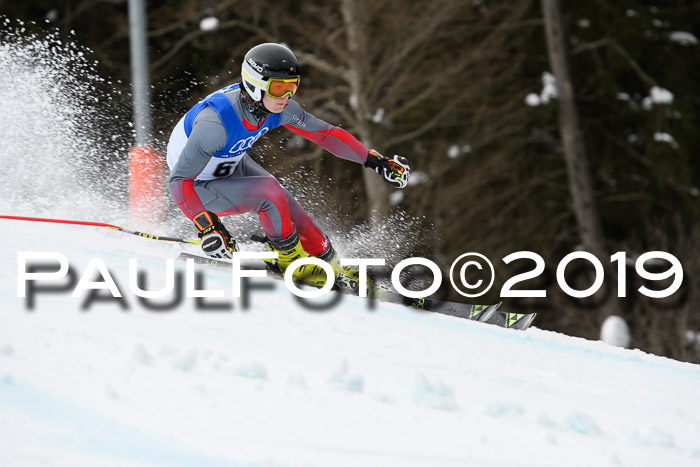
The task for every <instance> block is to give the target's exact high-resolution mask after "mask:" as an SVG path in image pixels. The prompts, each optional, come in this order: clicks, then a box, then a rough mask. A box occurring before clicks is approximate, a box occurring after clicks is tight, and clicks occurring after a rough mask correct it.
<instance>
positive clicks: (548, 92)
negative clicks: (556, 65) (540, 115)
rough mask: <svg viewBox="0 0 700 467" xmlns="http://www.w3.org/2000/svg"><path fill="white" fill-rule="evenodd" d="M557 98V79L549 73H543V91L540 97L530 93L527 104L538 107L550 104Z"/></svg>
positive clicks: (526, 97) (526, 100) (526, 99)
mask: <svg viewBox="0 0 700 467" xmlns="http://www.w3.org/2000/svg"><path fill="white" fill-rule="evenodd" d="M556 97H557V86H556V78H555V77H554V75H553V74H551V73H550V72H548V71H545V72H543V73H542V90H541V91H540V93H539V95H538V94H536V93H530V94H528V95H527V96H525V104H527V105H528V106H530V107H537V106H538V105H543V104H549V102H550V101H551V100H552V99H556Z"/></svg>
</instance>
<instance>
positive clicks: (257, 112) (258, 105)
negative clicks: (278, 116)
mask: <svg viewBox="0 0 700 467" xmlns="http://www.w3.org/2000/svg"><path fill="white" fill-rule="evenodd" d="M240 90H241V92H240V93H239V96H240V99H241V104H242V105H243V108H245V109H246V110H247V111H248V112H250V113H251V114H252V115H253V117H255V118H257V119H258V120H260V119H261V118H264V117H267V116H268V115H270V114H271V113H272V112H270V111H269V110H267V109H266V108H265V105H264V104H263V102H262V99H260V102H255V101H254V100H253V98H252V97H250V96H249V95H248V93H247V92H246V91H245V89H243V83H241V86H240Z"/></svg>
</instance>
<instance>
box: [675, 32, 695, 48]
mask: <svg viewBox="0 0 700 467" xmlns="http://www.w3.org/2000/svg"><path fill="white" fill-rule="evenodd" d="M668 38H669V39H670V40H671V42H675V43H676V44H679V45H682V46H685V47H688V46H691V45H698V38H697V37H696V36H695V34H693V33H691V32H685V31H673V32H671V33H670V34H669V35H668Z"/></svg>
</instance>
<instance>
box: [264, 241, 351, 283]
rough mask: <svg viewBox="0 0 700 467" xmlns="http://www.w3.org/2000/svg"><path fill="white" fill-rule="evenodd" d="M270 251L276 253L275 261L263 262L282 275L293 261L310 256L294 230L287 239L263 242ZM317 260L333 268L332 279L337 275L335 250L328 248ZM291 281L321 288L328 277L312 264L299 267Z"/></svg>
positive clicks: (321, 269)
mask: <svg viewBox="0 0 700 467" xmlns="http://www.w3.org/2000/svg"><path fill="white" fill-rule="evenodd" d="M265 244H266V245H267V247H268V248H269V249H270V251H274V252H277V259H276V260H275V259H266V260H264V261H265V262H266V263H267V264H268V267H269V268H270V269H273V270H275V269H276V270H279V272H280V273H282V274H284V273H285V271H286V270H287V268H288V267H289V265H290V264H292V263H293V262H294V261H296V260H298V259H301V258H307V257H309V256H311V255H310V254H308V253H307V252H306V251H304V248H303V247H302V246H301V242H300V241H299V235H298V234H297V231H296V228H295V229H294V232H293V233H292V235H290V236H289V237H287V238H283V239H282V240H278V241H275V242H273V241H271V240H267V241H266V242H265ZM318 258H319V259H321V260H323V261H325V262H326V263H328V264H330V266H331V268H333V273H334V278H333V280H334V281H335V276H337V275H338V271H339V266H338V257H337V255H336V253H335V249H333V247H332V246H330V245H329V246H328V249H326V251H324V252H323V253H321V254H320V255H318ZM292 279H293V280H294V282H302V283H304V284H308V285H311V286H313V287H318V288H321V287H323V286H324V285H325V284H326V281H327V280H328V277H327V276H326V272H325V271H324V270H323V268H321V267H320V266H316V265H314V264H304V265H303V266H299V267H298V268H296V269H295V270H294V272H293V273H292Z"/></svg>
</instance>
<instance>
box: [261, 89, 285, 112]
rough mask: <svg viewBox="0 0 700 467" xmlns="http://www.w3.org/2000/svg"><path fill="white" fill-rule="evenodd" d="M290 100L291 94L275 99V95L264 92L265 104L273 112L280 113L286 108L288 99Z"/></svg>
mask: <svg viewBox="0 0 700 467" xmlns="http://www.w3.org/2000/svg"><path fill="white" fill-rule="evenodd" d="M288 100H289V96H284V97H280V98H279V99H275V98H274V97H270V96H268V95H267V94H263V105H264V106H265V108H266V109H267V110H268V111H270V112H272V113H273V114H278V113H280V112H282V111H283V110H284V108H285V107H287V101H288Z"/></svg>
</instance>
